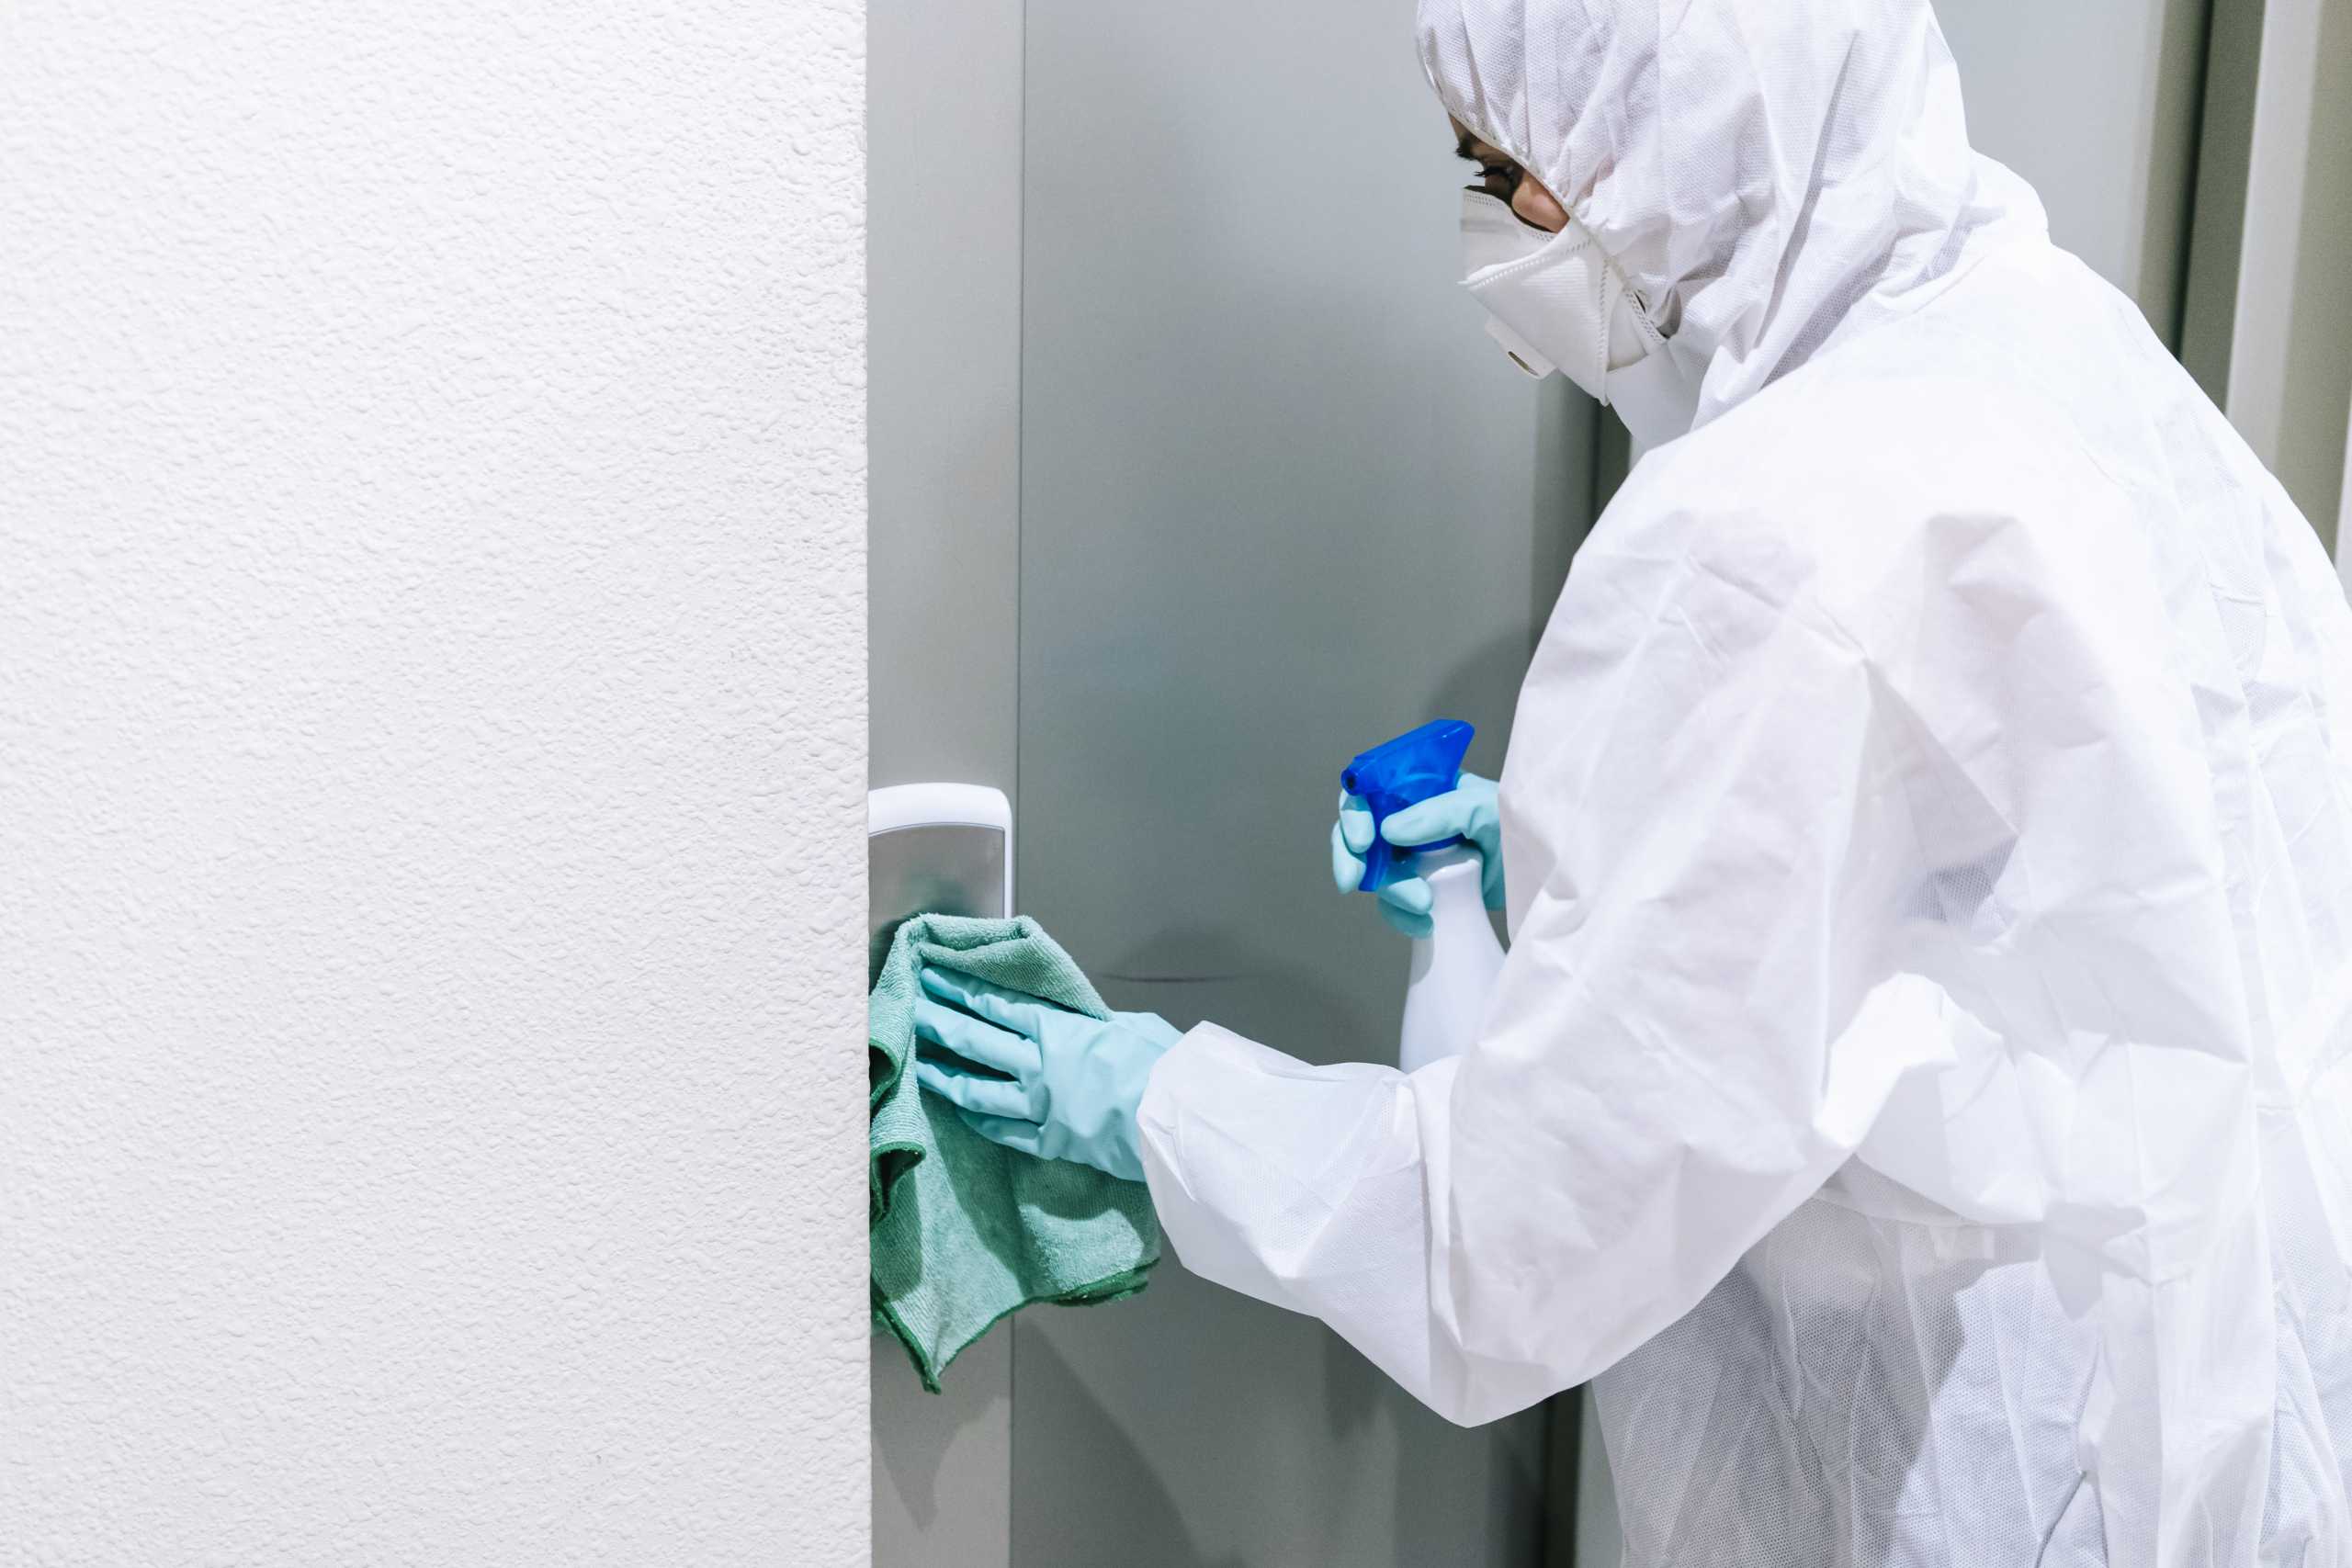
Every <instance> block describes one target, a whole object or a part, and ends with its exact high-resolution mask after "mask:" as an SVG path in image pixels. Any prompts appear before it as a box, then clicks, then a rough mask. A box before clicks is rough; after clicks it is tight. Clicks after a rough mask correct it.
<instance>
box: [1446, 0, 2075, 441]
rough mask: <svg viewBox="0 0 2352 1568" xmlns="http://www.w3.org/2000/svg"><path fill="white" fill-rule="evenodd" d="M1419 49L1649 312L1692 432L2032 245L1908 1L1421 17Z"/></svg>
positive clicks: (1919, 9)
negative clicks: (1977, 267) (2021, 236)
mask: <svg viewBox="0 0 2352 1568" xmlns="http://www.w3.org/2000/svg"><path fill="white" fill-rule="evenodd" d="M1418 32H1419V44H1420V56H1421V63H1422V67H1423V69H1424V70H1426V71H1427V73H1429V79H1430V85H1431V86H1433V87H1434V88H1435V89H1436V90H1437V95H1438V97H1439V99H1440V100H1441V101H1442V102H1443V104H1444V105H1445V107H1446V109H1447V110H1448V111H1449V112H1450V113H1451V114H1453V117H1454V118H1456V119H1459V120H1460V121H1461V122H1462V123H1463V124H1464V125H1466V126H1468V127H1469V128H1470V129H1471V130H1474V131H1475V132H1476V133H1477V134H1478V135H1479V136H1480V137H1482V138H1483V139H1485V140H1486V141H1487V142H1489V143H1490V144H1492V145H1493V146H1495V147H1497V148H1498V149H1500V150H1501V151H1503V152H1508V153H1510V155H1511V157H1513V158H1514V159H1516V160H1518V161H1519V163H1520V164H1521V165H1522V166H1523V167H1525V168H1526V169H1527V170H1529V171H1530V172H1531V173H1532V174H1533V175H1535V176H1536V178H1538V179H1539V180H1541V181H1542V182H1543V183H1544V186H1545V188H1546V189H1548V190H1550V191H1552V192H1553V193H1554V194H1555V195H1556V196H1557V197H1559V198H1560V199H1561V201H1562V202H1563V203H1564V204H1565V205H1566V207H1567V209H1569V210H1570V211H1571V212H1572V213H1574V214H1575V215H1576V217H1577V219H1578V220H1580V221H1581V222H1582V223H1583V224H1584V225H1585V227H1586V228H1587V229H1589V230H1590V231H1592V232H1593V233H1594V234H1595V235H1596V236H1597V237H1598V238H1599V239H1600V243H1601V244H1602V245H1603V246H1604V247H1605V248H1606V249H1607V250H1608V252H1609V253H1610V254H1611V256H1612V257H1614V258H1615V260H1616V261H1617V264H1618V265H1619V267H1620V268H1621V269H1622V270H1623V272H1624V273H1625V275H1626V276H1627V278H1628V280H1629V281H1630V282H1631V283H1632V285H1633V286H1634V288H1636V289H1637V290H1639V291H1640V293H1641V294H1642V296H1643V297H1644V298H1645V299H1647V300H1648V301H1649V302H1650V305H1651V312H1652V315H1653V317H1654V318H1655V319H1656V320H1657V321H1658V322H1659V324H1660V325H1661V326H1663V327H1665V328H1667V329H1668V331H1669V332H1670V333H1671V334H1672V337H1671V346H1672V350H1673V352H1674V354H1675V355H1676V356H1677V358H1678V359H1680V360H1682V361H1683V362H1684V364H1685V366H1686V367H1687V372H1688V374H1690V375H1691V377H1692V378H1694V379H1699V378H1703V386H1702V391H1701V394H1700V398H1699V404H1698V413H1697V418H1696V422H1695V423H1698V424H1704V423H1707V422H1708V421H1709V420H1711V419H1713V417H1714V416H1716V415H1717V414H1719V413H1721V412H1724V410H1725V409H1728V408H1730V407H1732V406H1734V405H1736V404H1737V403H1739V402H1742V401H1744V400H1747V398H1749V397H1751V396H1753V395H1754V394H1755V393H1756V392H1758V390H1760V389H1763V388H1764V387H1765V386H1767V385H1768V384H1770V382H1771V381H1773V380H1774V379H1776V378H1779V377H1781V376H1782V375H1785V374H1787V373H1788V372H1789V371H1791V370H1792V369H1794V368H1796V367H1798V366H1799V365H1801V364H1804V362H1805V361H1806V360H1807V359H1809V358H1811V357H1812V356H1813V355H1815V354H1816V353H1817V352H1819V351H1820V349H1821V348H1822V347H1823V346H1824V345H1825V344H1827V343H1828V342H1829V341H1830V340H1831V339H1832V338H1835V337H1838V336H1839V335H1840V334H1842V333H1849V332H1852V331H1857V330H1861V329H1863V328H1865V327H1867V326H1868V325H1870V324H1871V323H1872V322H1874V321H1883V320H1886V319H1889V318H1891V317H1894V316H1899V315H1902V314H1905V313H1907V312H1909V311H1911V310H1916V309H1917V308H1918V307H1919V306H1920V305H1922V304H1924V303H1925V302H1926V301H1927V300H1928V299H1932V298H1934V296H1935V295H1936V294H1937V293H1939V292H1940V286H1941V285H1942V284H1944V283H1945V282H1947V281H1949V280H1950V279H1951V278H1953V277H1955V276H1958V275H1959V273H1960V272H1962V270H1964V269H1965V267H1966V265H1967V264H1968V263H1969V262H1971V261H1972V260H1973V259H1974V258H1975V257H1976V256H1978V255H1980V254H1983V253H1984V252H1985V250H1986V249H1987V248H1989V247H1990V246H1992V245H1993V244H1995V243H1999V242H2000V240H2002V239H2003V238H2004V237H2006V236H2007V235H2008V234H2012V233H2015V232H2018V231H2029V232H2039V231H2041V229H2042V228H2043V218H2042V213H2041V204H2040V202H2039V201H2038V200H2037V199H2036V198H2035V197H2034V195H2033V192H2032V190H2031V189H2030V187H2028V186H2026V185H2025V184H2024V182H2022V181H2021V180H2019V179H2018V178H2017V176H2016V175H2012V174H2010V173H2009V171H2007V169H2005V168H2003V167H2002V166H2001V165H2000V164H1996V163H1995V162H1993V161H1992V160H1990V159H1988V158H1985V157H1982V156H1980V155H1979V154H1977V153H1976V152H1974V151H1973V149H1971V148H1970V146H1969V144H1968V131H1967V126H1966V122H1965V119H1964V117H1963V115H1962V109H1961V96H1960V82H1959V77H1958V73H1957V72H1956V71H1955V70H1954V68H1953V65H1952V61H1951V52H1950V51H1949V50H1948V49H1947V48H1946V47H1945V44H1944V39H1943V35H1942V32H1941V31H1940V29H1939V28H1938V27H1937V25H1936V20H1935V17H1934V15H1933V13H1932V12H1931V11H1930V10H1929V9H1928V5H1927V3H1926V0H1773V3H1772V4H1770V5H1737V4H1734V3H1732V0H1692V3H1691V4H1689V5H1686V6H1681V7H1679V9H1678V8H1675V7H1669V6H1644V5H1620V4H1610V3H1607V0H1420V6H1419V19H1418Z"/></svg>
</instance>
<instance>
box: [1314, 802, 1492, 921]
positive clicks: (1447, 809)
mask: <svg viewBox="0 0 2352 1568" xmlns="http://www.w3.org/2000/svg"><path fill="white" fill-rule="evenodd" d="M1380 836H1381V837H1382V838H1384V839H1385V840H1388V841H1389V842H1390V843H1392V844H1394V845H1396V846H1397V848H1398V849H1400V850H1413V849H1423V848H1426V847H1428V846H1429V845H1431V844H1442V843H1446V842H1449V841H1451V840H1454V839H1467V840H1470V841H1471V842H1472V843H1473V844H1475V845H1476V846H1477V849H1478V861H1479V879H1478V880H1479V888H1480V891H1481V892H1482V893H1484V894H1485V896H1486V900H1487V908H1489V909H1499V908H1502V907H1503V819H1502V813H1501V811H1500V809H1499V808H1498V807H1497V806H1496V804H1495V782H1494V780H1492V779H1482V778H1480V777H1479V776H1478V775H1477V774H1476V773H1464V774H1463V775H1462V776H1461V777H1460V778H1458V779H1456V780H1455V781H1454V784H1453V788H1452V789H1450V790H1448V791H1446V792H1445V793H1444V794H1443V795H1431V796H1430V797H1429V798H1428V799H1427V800H1424V801H1419V802H1417V803H1416V804H1414V805H1411V806H1408V807H1405V809H1404V810H1402V811H1398V812H1396V813H1393V814H1392V815H1391V816H1390V817H1389V818H1388V820H1387V821H1385V822H1384V823H1382V824H1381V825H1380ZM1371 848H1372V812H1371V810H1370V809H1369V808H1368V807H1366V806H1365V805H1364V803H1363V797H1362V796H1360V795H1340V819H1339V821H1337V822H1336V823H1334V824H1332V827H1331V880H1332V881H1333V882H1334V883H1336V884H1338V885H1339V888H1340V892H1342V893H1353V892H1355V891H1357V890H1358V889H1359V888H1361V887H1362V886H1363V856H1364V852H1365V851H1366V850H1369V849H1371ZM1377 897H1378V899H1379V903H1380V918H1381V919H1384V920H1386V921H1387V922H1388V923H1389V924H1390V925H1392V926H1394V927H1396V928H1397V930H1398V931H1403V932H1404V933H1405V934H1406V935H1407V936H1409V937H1416V938H1419V937H1426V936H1428V935H1429V934H1430V885H1429V884H1428V883H1427V882H1426V881H1424V880H1423V879H1421V878H1420V877H1418V876H1406V877H1399V878H1398V879H1397V881H1395V882H1392V883H1390V884H1389V885H1388V886H1385V887H1383V888H1381V889H1380V891H1379V893H1378V895H1377Z"/></svg>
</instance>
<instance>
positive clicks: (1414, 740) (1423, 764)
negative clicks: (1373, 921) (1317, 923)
mask: <svg viewBox="0 0 2352 1568" xmlns="http://www.w3.org/2000/svg"><path fill="white" fill-rule="evenodd" d="M1476 733H1477V731H1476V729H1475V728H1472V727H1471V726H1470V725H1468V724H1466V723H1464V721H1463V720H1461V719H1458V718H1440V719H1432V720H1430V722H1429V723H1427V724H1425V725H1423V726H1421V727H1420V728H1419V729H1411V730H1408V731H1406V732H1405V733H1404V734H1402V735H1400V736H1398V737H1397V739H1394V740H1384V741H1382V742H1381V743H1380V744H1379V745H1377V746H1375V747H1374V748H1373V749H1372V750H1369V751H1365V752H1363V753H1362V754H1361V755H1359V756H1358V757H1357V758H1356V760H1355V761H1352V762H1350V763H1349V764H1348V765H1347V767H1346V768H1345V769H1344V770H1343V771H1342V772H1341V773H1340V787H1341V788H1342V789H1345V790H1346V791H1347V792H1348V793H1349V794H1351V795H1357V796H1359V797H1361V798H1362V799H1363V803H1364V805H1365V807H1368V808H1369V809H1370V810H1371V812H1372V848H1371V849H1370V850H1368V851H1366V852H1365V853H1364V857H1363V881H1362V882H1360V883H1358V884H1357V885H1356V886H1357V890H1358V891H1359V892H1363V893H1371V892H1375V891H1377V890H1378V889H1380V888H1382V887H1385V886H1387V885H1388V884H1389V883H1390V882H1392V881H1394V880H1396V877H1397V869H1398V868H1397V862H1398V860H1399V859H1400V858H1401V859H1405V860H1409V859H1411V852H1410V851H1402V850H1398V849H1397V847H1396V846H1395V845H1394V844H1391V843H1390V842H1389V841H1388V840H1386V839H1384V838H1382V837H1381V836H1380V829H1381V827H1382V825H1383V824H1384V823H1385V822H1386V821H1387V820H1388V818H1390V817H1391V816H1392V815H1393V814H1395V813H1397V812H1399V811H1402V810H1404V809H1405V807H1408V806H1417V805H1419V803H1420V802H1422V801H1424V800H1427V799H1429V798H1430V796H1431V795H1443V794H1444V793H1445V792H1446V791H1447V790H1450V789H1452V788H1453V786H1454V784H1456V783H1458V782H1459V781H1460V779H1461V777H1462V759H1463V757H1464V755H1465V754H1466V753H1467V752H1468V751H1469V750H1470V738H1471V737H1472V736H1473V735H1476Z"/></svg>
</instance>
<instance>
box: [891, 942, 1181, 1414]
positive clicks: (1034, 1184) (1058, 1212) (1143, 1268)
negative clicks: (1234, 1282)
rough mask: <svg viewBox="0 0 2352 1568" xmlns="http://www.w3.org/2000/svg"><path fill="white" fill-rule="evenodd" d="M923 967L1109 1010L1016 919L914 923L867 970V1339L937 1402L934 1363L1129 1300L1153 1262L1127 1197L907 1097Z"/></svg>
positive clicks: (950, 1111) (1150, 1229) (1098, 1177)
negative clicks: (1022, 1321)
mask: <svg viewBox="0 0 2352 1568" xmlns="http://www.w3.org/2000/svg"><path fill="white" fill-rule="evenodd" d="M925 963H930V964H936V965H939V966H941V967H944V968H950V969H957V970H961V971H962V972H963V973H965V974H967V975H972V976H978V978H980V979H983V980H993V981H995V982H996V983H997V984H998V985H1000V986H1006V987H1012V989H1014V990H1019V991H1026V992H1028V993H1029V994H1030V995H1031V996H1035V997H1043V998H1046V1000H1047V1001H1053V1002H1059V1003H1060V1004H1061V1005H1062V1006H1064V1007H1066V1008H1069V1009H1071V1010H1075V1011H1078V1012H1083V1013H1086V1014H1089V1015H1090V1016H1091V1017H1094V1018H1108V1017H1110V1016H1111V1011H1110V1009H1108V1008H1106V1007H1104V1006H1103V998H1101V997H1099V996H1097V995H1095V992H1094V987H1092V986H1091V985H1090V984H1088V983H1087V979H1086V976H1084V975H1082V974H1080V972H1079V967H1078V965H1077V964H1074V963H1072V962H1070V957H1069V954H1068V953H1064V952H1063V951H1062V950H1061V948H1060V947H1059V946H1057V944H1056V943H1055V942H1054V939H1053V938H1051V937H1049V936H1047V935H1046V933H1045V931H1043V930H1041V929H1040V928H1039V927H1038V925H1037V922H1036V921H1035V920H1032V919H1026V918H1023V919H1012V920H988V919H972V918H968V917H966V916H960V915H917V916H916V917H914V918H913V919H910V920H908V921H907V922H906V923H905V924H904V925H902V926H900V927H899V931H898V935H897V936H896V937H895V938H894V939H893V940H892V942H891V943H890V951H889V953H888V956H887V957H886V958H884V959H883V961H882V967H881V971H880V974H879V975H878V976H877V977H876V980H875V982H874V990H873V994H872V995H871V996H870V997H869V998H867V1000H866V1024H865V1029H866V1070H867V1073H868V1075H869V1078H870V1086H871V1087H870V1089H869V1093H868V1097H867V1101H866V1107H867V1112H868V1115H869V1117H870V1119H871V1122H872V1125H871V1129H870V1131H871V1134H872V1140H873V1142H872V1151H871V1158H870V1163H869V1165H868V1168H867V1182H868V1185H867V1191H866V1219H867V1226H868V1231H869V1234H870V1239H871V1242H872V1250H873V1265H872V1283H873V1292H874V1317H875V1325H876V1330H877V1331H879V1330H882V1329H888V1331H889V1332H890V1333H892V1334H895V1335H897V1336H898V1337H899V1342H900V1343H901V1344H903V1345H905V1346H906V1348H907V1354H908V1355H909V1356H910V1357H912V1358H913V1359H914V1364H915V1371H917V1372H918V1373H920V1374H921V1375H922V1383H923V1386H924V1387H925V1388H927V1389H929V1390H931V1392H932V1393H938V1392H939V1374H940V1373H941V1372H942V1371H945V1370H946V1367H947V1363H948V1362H950V1361H952V1360H954V1359H956V1354H957V1352H959V1351H961V1350H962V1349H963V1348H964V1347H965V1346H967V1345H969V1344H970V1343H972V1341H974V1340H975V1339H978V1337H980V1336H981V1335H983V1334H985V1333H987V1332H988V1331H989V1325H992V1324H994V1323H995V1322H996V1321H997V1319H999V1318H1001V1317H1004V1316H1007V1315H1009V1314H1012V1313H1014V1312H1017V1311H1018V1310H1020V1309H1021V1308H1023V1307H1024V1306H1027V1305H1028V1304H1029V1303H1032V1302H1057V1303H1061V1304H1063V1305H1066V1306H1085V1305H1092V1304H1093V1303H1098V1302H1108V1301H1116V1300H1117V1299H1118V1298H1120V1297H1121V1296H1131V1295H1133V1294H1135V1293H1136V1292H1137V1291H1140V1290H1142V1289H1143V1288H1144V1285H1145V1283H1146V1282H1147V1280H1148V1275H1149V1273H1150V1270H1151V1266H1152V1265H1153V1264H1155V1263H1157V1262H1159V1219H1158V1217H1157V1216H1156V1215H1154V1214H1153V1213H1152V1208H1151V1194H1150V1191H1149V1190H1148V1189H1147V1188H1146V1187H1145V1186H1144V1185H1143V1183H1141V1182H1139V1181H1122V1180H1120V1179H1118V1178H1116V1177H1114V1176H1106V1175H1104V1174H1103V1172H1101V1171H1099V1170H1095V1169H1093V1168H1091V1167H1088V1166H1083V1165H1077V1164H1073V1163H1072V1162H1070V1161H1069V1160H1058V1159H1038V1158H1035V1156H1030V1155H1025V1154H1020V1153H1016V1152H1015V1151H1013V1150H1012V1149H1008V1148H1005V1147H1004V1146H1003V1145H999V1144H993V1143H990V1142H989V1140H988V1139H986V1138H983V1137H981V1136H980V1135H979V1134H978V1133H975V1132H973V1131H972V1130H971V1129H970V1128H969V1127H967V1126H966V1125H965V1124H964V1123H963V1122H962V1120H961V1119H960V1118H958V1117H957V1116H956V1108H955V1107H954V1106H952V1105H949V1104H948V1103H947V1102H946V1101H945V1100H941V1099H940V1098H939V1097H938V1096H937V1095H933V1094H925V1093H923V1092H922V1091H921V1090H920V1089H917V1087H916V1085H915V1075H914V1072H913V1067H914V1055H915V1001H916V999H917V998H919V997H920V996H921V995H922V984H921V982H920V981H919V980H918V979H917V973H918V971H920V970H921V968H922V965H923V964H925Z"/></svg>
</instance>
